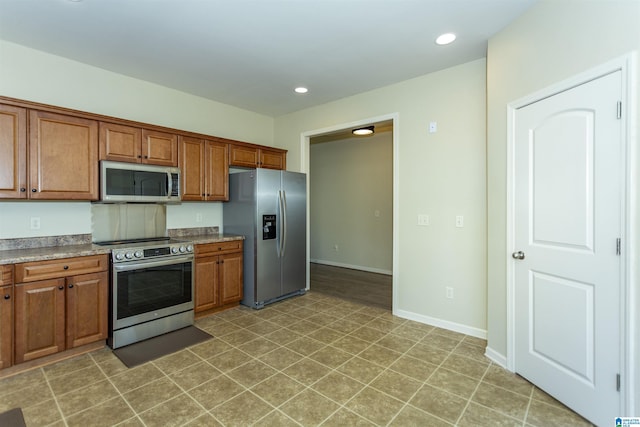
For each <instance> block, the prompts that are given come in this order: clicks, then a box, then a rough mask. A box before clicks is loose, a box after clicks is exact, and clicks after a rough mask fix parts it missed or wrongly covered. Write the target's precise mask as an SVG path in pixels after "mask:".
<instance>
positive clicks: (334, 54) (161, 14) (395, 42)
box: [0, 0, 536, 117]
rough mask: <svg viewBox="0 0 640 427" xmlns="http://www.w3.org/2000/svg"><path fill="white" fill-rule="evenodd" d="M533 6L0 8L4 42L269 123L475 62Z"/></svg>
mask: <svg viewBox="0 0 640 427" xmlns="http://www.w3.org/2000/svg"><path fill="white" fill-rule="evenodd" d="M535 1H536V0H82V1H70V0H0V39H4V40H6V41H10V42H14V43H17V44H21V45H24V46H27V47H31V48H34V49H38V50H42V51H46V52H49V53H52V54H55V55H59V56H63V57H66V58H69V59H72V60H76V61H79V62H83V63H86V64H90V65H93V66H96V67H99V68H103V69H106V70H110V71H113V72H116V73H120V74H124V75H127V76H131V77H135V78H138V79H142V80H146V81H150V82H154V83H157V84H159V85H163V86H167V87H170V88H174V89H177V90H180V91H183V92H187V93H191V94H194V95H197V96H201V97H204V98H208V99H211V100H215V101H218V102H222V103H225V104H229V105H233V106H236V107H239V108H242V109H246V110H250V111H254V112H257V113H261V114H265V115H268V116H272V117H277V116H280V115H283V114H287V113H290V112H293V111H297V110H301V109H305V108H309V107H312V106H315V105H320V104H324V103H327V102H330V101H334V100H337V99H341V98H344V97H348V96H351V95H355V94H358V93H362V92H365V91H368V90H372V89H375V88H378V87H382V86H386V85H389V84H393V83H396V82H400V81H403V80H407V79H410V78H413V77H418V76H421V75H424V74H427V73H430V72H433V71H437V70H441V69H444V68H448V67H451V66H454V65H457V64H461V63H465V62H468V61H472V60H475V59H478V58H482V57H484V56H485V55H486V47H487V40H488V38H490V37H491V36H492V35H493V34H495V33H496V32H498V31H499V30H500V29H502V28H504V27H505V26H506V25H508V24H509V22H511V21H512V20H514V19H515V18H516V17H518V16H519V15H520V14H522V13H523V12H524V11H525V10H526V9H527V8H529V7H530V6H531V5H532V4H533V3H534V2H535ZM444 32H454V33H456V34H457V36H458V39H457V40H456V41H455V42H454V43H453V44H451V45H448V46H438V45H436V44H435V43H434V40H435V38H436V37H437V36H438V35H440V34H441V33H444ZM297 86H306V87H308V88H309V92H308V93H307V94H304V95H300V94H296V93H294V91H293V89H294V88H295V87H297Z"/></svg>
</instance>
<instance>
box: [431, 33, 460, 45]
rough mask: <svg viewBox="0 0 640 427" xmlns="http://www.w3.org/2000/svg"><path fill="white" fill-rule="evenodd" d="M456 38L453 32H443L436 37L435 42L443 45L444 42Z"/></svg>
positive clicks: (451, 41)
mask: <svg viewBox="0 0 640 427" xmlns="http://www.w3.org/2000/svg"><path fill="white" fill-rule="evenodd" d="M455 39H456V35H455V34H453V33H444V34H441V35H439V36H438V38H437V39H436V44H439V45H441V46H442V45H445V44H449V43H453V41H454V40H455Z"/></svg>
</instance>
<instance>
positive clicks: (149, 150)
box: [142, 129, 178, 166]
mask: <svg viewBox="0 0 640 427" xmlns="http://www.w3.org/2000/svg"><path fill="white" fill-rule="evenodd" d="M142 163H149V164H152V165H162V166H178V137H177V136H176V135H174V134H171V133H166V132H159V131H156V130H149V129H142Z"/></svg>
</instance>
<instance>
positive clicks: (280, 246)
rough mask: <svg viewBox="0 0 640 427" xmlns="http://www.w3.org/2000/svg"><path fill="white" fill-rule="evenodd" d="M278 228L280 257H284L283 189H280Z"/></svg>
mask: <svg viewBox="0 0 640 427" xmlns="http://www.w3.org/2000/svg"><path fill="white" fill-rule="evenodd" d="M278 228H279V229H280V232H279V233H278V234H277V237H278V258H282V255H283V253H282V250H283V247H282V245H283V243H284V205H283V203H282V191H281V190H278Z"/></svg>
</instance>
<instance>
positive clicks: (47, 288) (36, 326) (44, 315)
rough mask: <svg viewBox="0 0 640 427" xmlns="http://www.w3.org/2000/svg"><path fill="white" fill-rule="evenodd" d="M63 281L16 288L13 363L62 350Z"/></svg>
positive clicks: (63, 323)
mask: <svg viewBox="0 0 640 427" xmlns="http://www.w3.org/2000/svg"><path fill="white" fill-rule="evenodd" d="M64 305H65V279H54V280H43V281H41V282H33V283H25V284H18V285H16V286H15V307H14V309H15V318H14V325H15V362H16V363H22V362H26V361H28V360H32V359H37V358H39V357H43V356H48V355H50V354H54V353H58V352H60V351H62V350H64V349H65V315H64V312H65V309H64Z"/></svg>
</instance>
